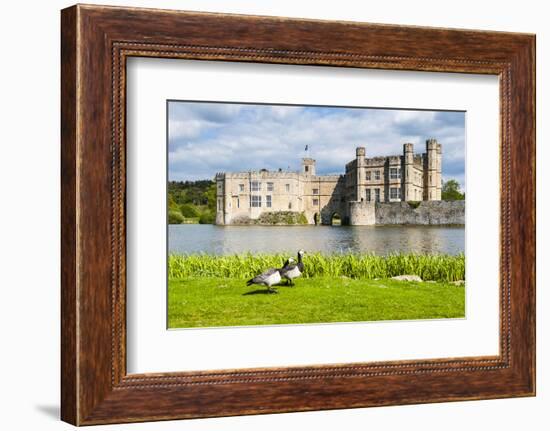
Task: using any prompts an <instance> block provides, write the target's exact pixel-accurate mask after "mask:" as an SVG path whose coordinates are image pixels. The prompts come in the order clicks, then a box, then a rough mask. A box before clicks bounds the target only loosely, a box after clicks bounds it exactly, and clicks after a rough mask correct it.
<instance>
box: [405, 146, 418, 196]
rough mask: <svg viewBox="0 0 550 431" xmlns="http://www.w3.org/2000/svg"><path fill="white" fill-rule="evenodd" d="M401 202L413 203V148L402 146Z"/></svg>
mask: <svg viewBox="0 0 550 431" xmlns="http://www.w3.org/2000/svg"><path fill="white" fill-rule="evenodd" d="M403 200H404V201H414V200H415V195H414V146H413V144H409V143H407V144H403Z"/></svg>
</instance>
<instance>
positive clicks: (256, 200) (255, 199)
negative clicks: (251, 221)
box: [250, 196, 262, 208]
mask: <svg viewBox="0 0 550 431" xmlns="http://www.w3.org/2000/svg"><path fill="white" fill-rule="evenodd" d="M250 206H251V207H252V208H260V207H261V206H262V197H261V196H250Z"/></svg>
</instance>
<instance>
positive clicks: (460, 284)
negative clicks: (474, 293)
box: [451, 280, 465, 286]
mask: <svg viewBox="0 0 550 431" xmlns="http://www.w3.org/2000/svg"><path fill="white" fill-rule="evenodd" d="M451 284H454V285H455V286H464V284H465V281H464V280H457V281H451Z"/></svg>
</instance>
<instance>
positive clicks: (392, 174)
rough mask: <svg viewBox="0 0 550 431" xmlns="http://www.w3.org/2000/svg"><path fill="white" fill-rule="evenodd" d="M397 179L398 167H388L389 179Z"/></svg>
mask: <svg viewBox="0 0 550 431" xmlns="http://www.w3.org/2000/svg"><path fill="white" fill-rule="evenodd" d="M397 179H399V169H397V168H390V180H397Z"/></svg>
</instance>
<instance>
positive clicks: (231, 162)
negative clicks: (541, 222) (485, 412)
mask: <svg viewBox="0 0 550 431" xmlns="http://www.w3.org/2000/svg"><path fill="white" fill-rule="evenodd" d="M61 42H62V95H61V98H62V104H61V105H62V154H61V159H62V346H61V349H62V412H61V413H62V419H63V420H65V421H67V422H70V423H73V424H75V425H88V424H90V425H91V424H102V423H117V422H138V421H149V420H166V419H179V418H195V417H212V416H228V415H240V414H257V413H274V412H289V411H307V410H321V409H336V408H353V407H368V406H381V405H395V404H412V403H427V402H441V401H451V400H472V399H489V398H501V397H513V396H532V395H534V393H535V323H534V322H535V290H534V289H535V263H534V262H535V260H534V257H535V173H534V172H535V171H534V169H535V165H534V160H535V158H534V156H535V135H534V127H535V126H534V124H535V112H534V100H535V81H534V70H535V69H534V65H535V58H534V57H535V54H534V46H535V37H534V36H533V35H528V34H512V33H499V32H484V31H469V30H468V31H467V30H450V29H435V28H422V27H403V26H388V25H377V24H365V23H350V22H328V21H312V20H297V19H286V18H275V17H253V16H239V15H220V14H210V13H195V12H193V13H191V12H179V11H165V10H148V9H133V8H118V7H103V6H91V5H90V6H81V5H78V6H73V7H71V8H68V9H65V10H63V11H62V37H61Z"/></svg>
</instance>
